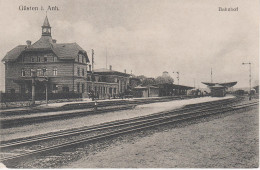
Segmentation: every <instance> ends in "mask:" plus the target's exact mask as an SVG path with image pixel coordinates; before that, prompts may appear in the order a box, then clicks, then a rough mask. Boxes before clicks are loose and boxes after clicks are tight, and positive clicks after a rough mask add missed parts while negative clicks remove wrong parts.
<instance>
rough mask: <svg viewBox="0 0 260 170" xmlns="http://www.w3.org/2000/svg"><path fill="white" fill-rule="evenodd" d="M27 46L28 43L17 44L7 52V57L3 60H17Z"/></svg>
mask: <svg viewBox="0 0 260 170" xmlns="http://www.w3.org/2000/svg"><path fill="white" fill-rule="evenodd" d="M25 48H26V45H18V46H16V47H15V48H13V49H12V50H11V51H9V52H7V54H6V55H5V57H4V58H3V59H2V62H4V61H13V60H16V59H17V57H18V56H19V55H20V54H21V53H22V52H23V51H24V49H25Z"/></svg>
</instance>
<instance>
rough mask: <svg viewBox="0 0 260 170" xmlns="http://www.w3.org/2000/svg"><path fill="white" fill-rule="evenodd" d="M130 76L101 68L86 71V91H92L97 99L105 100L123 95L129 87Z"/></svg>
mask: <svg viewBox="0 0 260 170" xmlns="http://www.w3.org/2000/svg"><path fill="white" fill-rule="evenodd" d="M129 78H130V74H127V73H126V72H125V73H123V72H119V71H115V70H112V66H110V68H109V69H106V68H101V69H95V70H93V73H92V71H88V76H87V84H88V87H87V91H88V92H91V91H93V93H94V95H95V96H96V97H97V98H99V99H106V98H110V97H115V96H119V95H124V94H125V92H126V90H127V89H128V86H129Z"/></svg>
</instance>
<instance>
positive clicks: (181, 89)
mask: <svg viewBox="0 0 260 170" xmlns="http://www.w3.org/2000/svg"><path fill="white" fill-rule="evenodd" d="M157 86H158V87H159V95H160V96H174V95H187V90H191V89H193V87H190V86H184V85H178V84H173V83H163V84H157Z"/></svg>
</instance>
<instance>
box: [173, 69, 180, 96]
mask: <svg viewBox="0 0 260 170" xmlns="http://www.w3.org/2000/svg"><path fill="white" fill-rule="evenodd" d="M173 73H174V72H173ZM176 73H177V80H178V85H179V81H180V72H179V71H177V72H176ZM179 94H180V89H179V87H178V95H179Z"/></svg>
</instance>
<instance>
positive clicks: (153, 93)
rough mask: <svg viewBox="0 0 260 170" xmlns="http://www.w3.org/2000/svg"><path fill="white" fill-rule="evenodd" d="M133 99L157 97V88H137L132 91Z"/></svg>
mask: <svg viewBox="0 0 260 170" xmlns="http://www.w3.org/2000/svg"><path fill="white" fill-rule="evenodd" d="M133 94H134V97H158V96H159V88H158V87H156V86H137V87H135V88H134V89H133Z"/></svg>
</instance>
